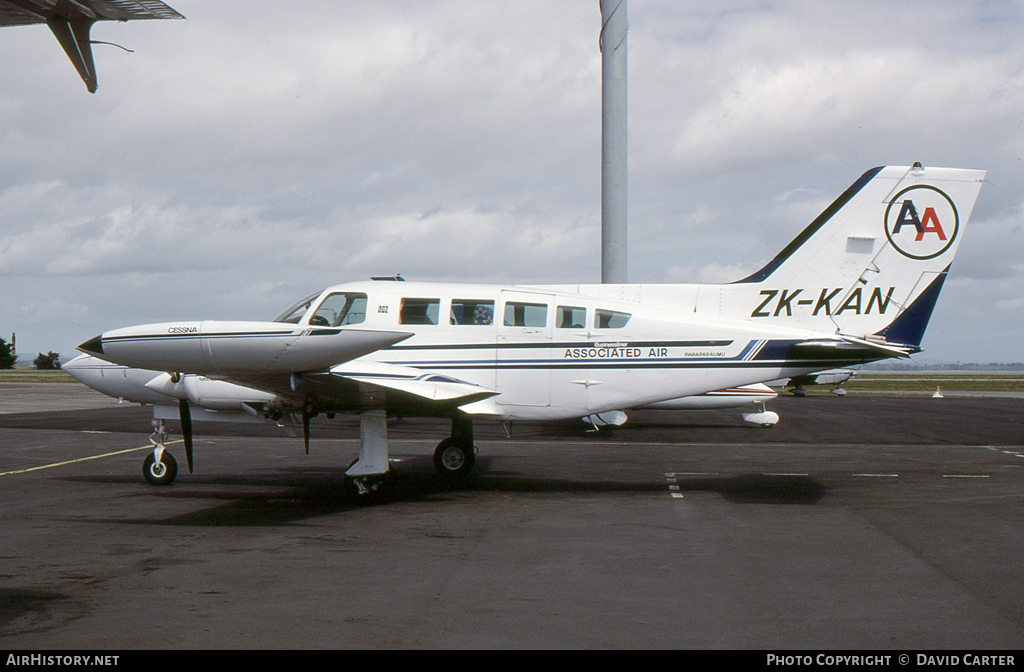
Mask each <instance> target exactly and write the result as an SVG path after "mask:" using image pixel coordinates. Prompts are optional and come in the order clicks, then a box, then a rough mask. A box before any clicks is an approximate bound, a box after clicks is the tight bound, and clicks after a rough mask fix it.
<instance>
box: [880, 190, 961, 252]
mask: <svg viewBox="0 0 1024 672" xmlns="http://www.w3.org/2000/svg"><path fill="white" fill-rule="evenodd" d="M959 230H960V217H959V215H958V214H957V211H956V206H955V205H953V201H952V200H951V199H950V198H949V196H947V195H946V194H944V193H943V192H941V191H939V190H938V189H936V188H935V187H932V186H929V185H926V184H921V185H916V186H913V187H907V188H906V189H904V190H903V191H901V192H900V193H898V194H896V197H895V198H893V199H892V200H891V201H889V207H887V208H886V209H885V235H886V237H887V238H888V239H889V242H890V243H892V246H893V247H895V248H896V249H897V250H898V251H899V253H900V254H902V255H904V256H906V257H910V258H911V259H932V258H934V257H937V256H939V255H940V254H942V253H943V252H945V251H946V250H947V249H949V246H950V245H952V244H953V241H954V240H956V234H957V232H958V231H959Z"/></svg>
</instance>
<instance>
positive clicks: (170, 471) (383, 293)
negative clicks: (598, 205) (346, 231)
mask: <svg viewBox="0 0 1024 672" xmlns="http://www.w3.org/2000/svg"><path fill="white" fill-rule="evenodd" d="M984 176H985V173H984V172H983V171H976V170H959V169H948V168H927V169H925V168H922V167H921V166H920V165H919V164H915V165H914V166H913V167H909V168H908V167H887V168H875V169H873V170H870V171H868V172H867V173H865V174H864V175H863V176H862V177H861V178H860V179H859V180H857V181H856V182H855V183H854V184H853V185H852V186H851V187H850V188H849V189H848V190H847V191H846V192H844V193H843V194H842V195H841V196H840V197H839V198H838V199H837V200H836V201H835V202H834V203H832V204H831V205H830V206H829V207H828V208H827V209H826V210H825V211H824V212H823V213H822V214H821V215H819V216H818V217H817V218H816V219H815V220H814V221H813V222H812V223H811V224H810V225H809V226H808V227H807V228H806V229H805V230H804V231H803V232H801V233H800V235H799V236H797V237H796V238H795V239H794V240H793V241H792V242H791V243H790V244H789V245H787V246H786V247H785V249H783V250H782V252H780V253H779V254H778V255H777V256H776V257H775V258H774V259H773V260H772V261H771V262H769V263H768V264H767V265H766V266H765V267H764V268H762V269H761V270H760V271H758V272H756V273H754V274H753V275H751V276H749V277H747V278H744V279H742V280H739V281H737V282H733V283H730V284H722V285H680V284H670V285H608V284H604V285H559V286H529V287H527V286H496V285H464V284H427V283H414V282H381V281H376V282H358V283H351V284H345V285H338V286H335V287H330V288H328V289H326V290H324V291H322V292H319V293H317V294H315V295H313V296H310V297H308V298H305V299H303V300H302V301H300V302H298V303H297V304H295V305H294V306H293V307H291V308H289V309H288V310H286V311H285V312H284V313H282V314H281V315H280V316H279V317H278V318H276V319H275V320H273V321H271V322H216V321H193V322H190V321H182V322H167V323H161V324H149V325H143V326H137V327H127V328H123V329H115V330H113V331H108V332H105V333H103V334H101V335H100V336H97V337H95V338H93V339H91V340H89V341H87V342H85V343H83V344H82V345H80V346H79V349H80V350H82V351H83V352H84V353H86V354H87V355H88V357H80V358H78V359H76V360H73V361H72V362H70V363H69V364H67V365H66V366H65V368H66V369H67V370H68V371H69V372H70V373H71V374H72V375H75V376H76V377H79V379H81V380H83V382H85V383H86V384H88V385H90V386H92V387H95V388H96V389H98V390H100V391H102V392H105V393H107V394H111V395H112V396H120V397H124V398H127V399H130V400H132V401H140V402H143V403H152V404H156V405H157V408H163V409H167V404H168V402H171V403H172V404H173V402H174V400H178V408H177V411H178V413H177V415H178V417H180V419H181V422H182V429H183V434H184V435H185V439H186V441H185V452H186V457H187V459H188V463H189V469H190V470H191V468H192V443H191V433H192V430H191V425H192V419H193V417H194V416H195V414H196V413H199V414H200V415H202V416H210V415H214V416H215V415H220V414H229V413H230V414H232V415H233V416H235V417H246V416H248V417H251V418H253V419H271V420H282V419H285V418H287V417H289V416H294V417H295V418H297V419H298V418H301V421H302V426H303V434H304V437H305V440H306V446H307V451H308V441H309V419H310V418H311V417H313V416H315V415H316V414H318V413H327V414H333V413H337V412H357V413H359V414H360V435H361V447H360V454H359V459H358V460H357V461H356V462H355V463H354V464H353V465H352V466H351V467H350V468H349V469H348V471H347V472H346V475H347V476H348V477H350V478H351V479H352V482H353V484H354V485H355V486H357V489H358V491H359V492H368V491H371V490H373V489H374V488H375V487H377V486H378V485H379V483H380V481H381V479H382V478H383V477H384V476H385V475H386V474H387V472H388V444H387V425H386V419H387V417H388V416H389V415H391V416H430V417H446V418H451V421H452V429H451V435H450V436H448V437H447V438H445V439H444V440H443V441H441V442H440V444H439V445H438V446H437V449H436V451H435V453H434V463H435V466H436V468H437V469H438V471H439V472H440V473H442V474H444V475H446V476H449V477H460V476H464V475H465V474H467V473H469V472H470V471H471V470H472V468H473V465H474V461H475V452H476V449H475V447H474V445H473V422H474V421H475V420H483V419H494V420H500V421H508V420H513V419H525V420H552V419H569V418H582V417H592V416H596V417H598V418H609V417H611V418H614V417H617V416H618V414H620V413H621V411H623V410H625V409H633V408H642V407H652V408H659V407H660V408H686V407H687V406H693V405H694V404H695V403H699V402H695V401H694V400H695V399H700V398H701V397H702V396H703V395H709V394H713V393H716V392H718V393H723V394H729V392H728V391H730V390H738V389H741V388H742V387H743V386H750V385H753V384H757V383H761V382H764V381H770V380H776V379H780V378H794V377H799V376H804V375H807V374H810V373H814V372H816V371H823V370H828V369H835V368H838V367H848V366H853V365H857V364H863V363H866V362H871V361H876V360H879V359H885V358H888V357H907V356H909V355H910V354H912V353H915V352H919V351H920V350H921V347H920V344H921V339H922V337H923V335H924V331H925V327H926V325H927V323H928V320H929V318H930V317H931V313H932V309H933V308H934V306H935V301H936V299H937V298H938V294H939V291H940V289H941V288H942V283H943V282H944V281H945V278H946V274H947V273H948V270H949V265H950V262H951V261H952V259H953V256H954V255H955V253H956V249H957V247H958V245H959V243H960V237H961V233H962V230H963V227H964V226H965V225H966V223H967V220H968V218H969V216H970V213H971V210H972V209H973V207H974V203H975V200H976V199H977V196H978V192H979V190H980V188H981V183H982V180H983V179H984ZM97 360H102V362H100V361H97ZM750 391H751V390H750V388H748V392H750ZM752 391H753V392H754V393H757V392H760V393H762V394H765V395H766V398H770V397H773V396H774V392H771V391H770V390H769V389H768V388H764V387H763V386H759V387H756V388H753V390H752ZM128 392H130V394H129V393H128ZM734 394H742V392H734ZM705 398H710V397H705ZM771 415H774V414H771ZM169 416H173V413H171V414H166V415H164V416H160V415H158V416H157V417H158V418H160V417H169ZM195 417H197V418H198V417H199V416H195ZM757 419H758V418H755V421H757ZM760 419H761V420H762V421H763V423H762V424H771V423H772V422H774V421H775V420H777V416H776V417H774V418H768V417H766V416H762V417H761V418H760ZM160 436H161V440H160V441H154V444H155V448H154V452H153V453H152V454H151V455H149V456H148V457H147V458H146V462H145V465H144V473H145V475H146V478H147V480H149V481H150V482H153V483H169V482H171V481H172V480H173V479H174V476H175V474H176V469H177V468H176V466H175V463H174V460H173V458H172V457H171V456H170V453H169V452H168V451H167V450H165V447H164V443H163V440H162V436H163V434H162V431H161V432H160Z"/></svg>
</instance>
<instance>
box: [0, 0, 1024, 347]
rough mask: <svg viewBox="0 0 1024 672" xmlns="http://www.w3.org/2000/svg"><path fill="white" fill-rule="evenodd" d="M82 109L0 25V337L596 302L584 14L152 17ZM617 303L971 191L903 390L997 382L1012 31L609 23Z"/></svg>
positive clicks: (719, 15)
mask: <svg viewBox="0 0 1024 672" xmlns="http://www.w3.org/2000/svg"><path fill="white" fill-rule="evenodd" d="M168 4H170V5H171V6H172V7H174V8H175V9H176V10H178V11H179V12H180V13H182V14H184V15H185V17H186V20H184V21H135V22H128V23H111V22H105V23H100V24H97V25H96V26H95V27H94V28H93V32H92V38H93V39H94V40H104V41H109V42H115V43H117V44H120V45H123V46H124V47H127V48H129V49H132V50H134V51H133V52H132V53H128V52H125V51H122V50H121V49H118V48H116V47H113V46H108V45H95V46H94V54H95V60H96V67H97V70H98V80H99V90H98V92H97V93H96V94H94V95H90V94H89V93H88V92H87V91H86V88H85V85H84V84H83V83H82V81H81V80H80V79H79V77H78V75H77V73H76V72H75V70H74V68H73V67H72V65H71V63H70V62H69V61H68V59H67V57H66V56H65V55H64V53H63V52H62V51H61V49H60V48H59V46H58V44H57V42H56V40H55V39H54V38H53V36H52V35H51V34H50V31H49V30H48V29H47V28H46V26H44V25H37V26H19V27H8V28H0V290H2V291H0V336H2V337H5V338H7V339H8V340H9V338H10V334H11V333H12V332H16V333H17V345H18V353H19V355H20V356H21V358H22V360H23V361H25V360H26V359H27V361H29V362H30V361H31V359H32V358H34V356H35V354H36V353H38V352H47V351H56V352H59V353H61V355H62V360H64V361H67V360H68V359H70V358H71V357H72V356H74V355H75V354H76V353H75V350H74V348H75V346H76V345H77V344H79V343H81V342H83V341H85V340H88V339H89V338H91V337H93V336H96V335H97V334H99V333H101V332H103V331H106V330H109V329H114V328H117V327H123V326H128V325H133V324H143V323H148V322H161V321H168V320H184V319H255V320H262V319H272V318H273V317H274V316H275V315H277V314H278V313H280V312H281V311H282V310H283V309H285V308H286V307H288V306H289V305H290V304H292V303H294V302H295V301H296V300H298V299H300V298H302V297H304V296H306V295H308V294H311V293H313V292H314V291H317V290H319V289H322V288H323V287H326V286H328V285H332V284H337V283H341V282H348V281H354V280H364V279H367V278H369V277H370V276H373V275H393V274H395V273H401V274H402V276H403V277H405V278H406V279H409V280H423V281H457V282H487V283H520V284H530V283H545V284H554V283H577V282H591V283H592V282H599V280H600V182H601V109H600V108H601V56H600V52H599V50H598V34H599V31H600V24H601V14H600V8H599V2H598V0H519V1H517V2H512V3H510V2H499V1H497V0H424V1H418V0H375V1H374V2H365V1H361V2H347V1H340V0H293V1H292V2H289V3H284V4H282V3H280V2H269V1H265V0H245V1H244V2H243V1H241V0H217V1H216V2H210V1H209V0H169V2H168ZM629 20H630V29H629V36H628V41H629V159H628V160H629V227H630V229H629V262H628V264H629V280H630V282H644V283H649V282H728V281H732V280H737V279H740V278H742V277H745V276H746V275H748V274H749V273H751V272H753V271H755V270H757V269H759V268H761V267H762V266H763V265H764V264H765V263H766V262H767V261H768V260H769V259H771V258H772V257H774V256H775V254H776V253H777V252H778V251H779V250H781V249H782V248H783V247H784V246H785V245H786V243H788V242H789V241H790V240H791V239H792V238H794V237H795V236H796V235H797V234H798V233H799V232H800V231H801V230H802V229H803V228H804V227H805V226H806V225H807V224H808V223H809V222H810V221H811V220H812V219H813V218H814V217H815V216H816V215H817V214H818V213H819V212H820V211H821V210H823V209H824V208H825V207H826V206H827V205H828V204H829V203H831V202H832V201H833V200H834V199H835V198H836V197H837V196H838V195H839V194H840V193H841V192H842V191H843V190H845V189H846V188H847V187H848V186H849V185H851V184H852V183H853V182H854V181H855V180H856V179H857V178H858V177H859V176H860V175H861V174H862V173H864V172H865V171H866V170H868V169H870V168H872V167H875V166H881V165H909V164H911V163H913V162H914V161H921V162H922V163H923V164H925V165H926V166H929V165H931V166H947V167H956V168H977V169H984V170H987V171H988V177H987V181H986V183H985V185H984V186H983V187H982V190H981V195H980V196H979V199H978V202H977V206H976V207H975V210H974V215H973V217H972V219H971V221H970V224H969V226H968V227H967V228H966V229H965V230H964V233H963V239H962V243H961V246H960V250H959V252H958V255H957V258H956V260H955V262H954V263H953V266H952V269H951V273H950V276H949V279H948V280H947V282H946V284H945V287H944V289H943V293H942V296H941V297H940V299H939V302H938V305H937V307H936V310H935V313H934V315H933V318H932V321H931V324H930V325H929V328H928V332H927V333H926V334H925V338H924V342H923V346H924V348H925V351H924V352H923V353H921V354H920V355H917V356H915V358H914V359H915V361H918V362H920V363H926V364H927V363H938V362H980V363H985V362H1021V361H1024V339H1022V338H1021V335H1022V333H1024V328H1022V327H1024V318H1022V314H1024V39H1022V37H1024V30H1022V29H1024V9H1022V5H1021V3H1018V2H965V1H963V0H956V1H951V0H950V1H946V0H930V1H927V2H924V1H914V0H907V1H904V2H898V3H893V2H891V0H879V1H875V0H862V1H859V2H856V3H850V2H822V1H814V2H800V1H794V2H789V1H787V2H758V1H755V0H749V1H743V0H736V1H730V0H714V1H708V2H697V1H695V2H680V1H679V0H633V1H632V2H630V3H629Z"/></svg>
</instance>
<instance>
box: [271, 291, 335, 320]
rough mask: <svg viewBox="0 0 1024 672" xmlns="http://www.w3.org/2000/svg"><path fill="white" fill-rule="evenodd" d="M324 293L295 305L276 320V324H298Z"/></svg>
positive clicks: (310, 296) (311, 295)
mask: <svg viewBox="0 0 1024 672" xmlns="http://www.w3.org/2000/svg"><path fill="white" fill-rule="evenodd" d="M323 293H324V290H322V289H321V290H320V291H319V292H317V293H316V294H310V295H309V296H307V297H306V298H304V299H303V300H302V301H299V302H298V303H296V304H295V305H293V306H291V307H289V308H288V310H286V311H284V312H283V313H281V314H280V315H278V316H277V317H275V318H274V322H287V323H288V324H298V323H299V320H301V319H302V316H303V315H305V314H306V311H307V310H309V307H310V306H311V305H312V304H313V302H314V301H315V300H316V298H317V297H318V296H320V295H321V294H323Z"/></svg>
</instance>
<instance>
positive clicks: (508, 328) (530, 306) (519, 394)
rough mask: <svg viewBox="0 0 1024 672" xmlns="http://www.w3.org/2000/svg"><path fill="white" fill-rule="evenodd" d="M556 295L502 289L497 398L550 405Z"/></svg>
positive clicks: (497, 317)
mask: <svg viewBox="0 0 1024 672" xmlns="http://www.w3.org/2000/svg"><path fill="white" fill-rule="evenodd" d="M553 311H554V297H553V296H552V295H550V294H542V293H533V292H518V291H517V292H509V291H503V292H501V294H500V296H499V300H498V306H497V314H496V315H495V316H494V318H495V322H496V323H497V349H496V354H495V357H496V360H497V361H496V362H495V364H496V375H495V379H496V380H495V382H496V388H495V389H497V390H498V391H499V392H500V393H501V394H500V395H499V396H497V397H495V398H494V401H496V402H497V403H499V404H501V405H503V406H504V405H511V406H550V405H551V365H552V362H551V358H552V354H551V333H552V328H551V325H552V322H553V319H554V318H553Z"/></svg>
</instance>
